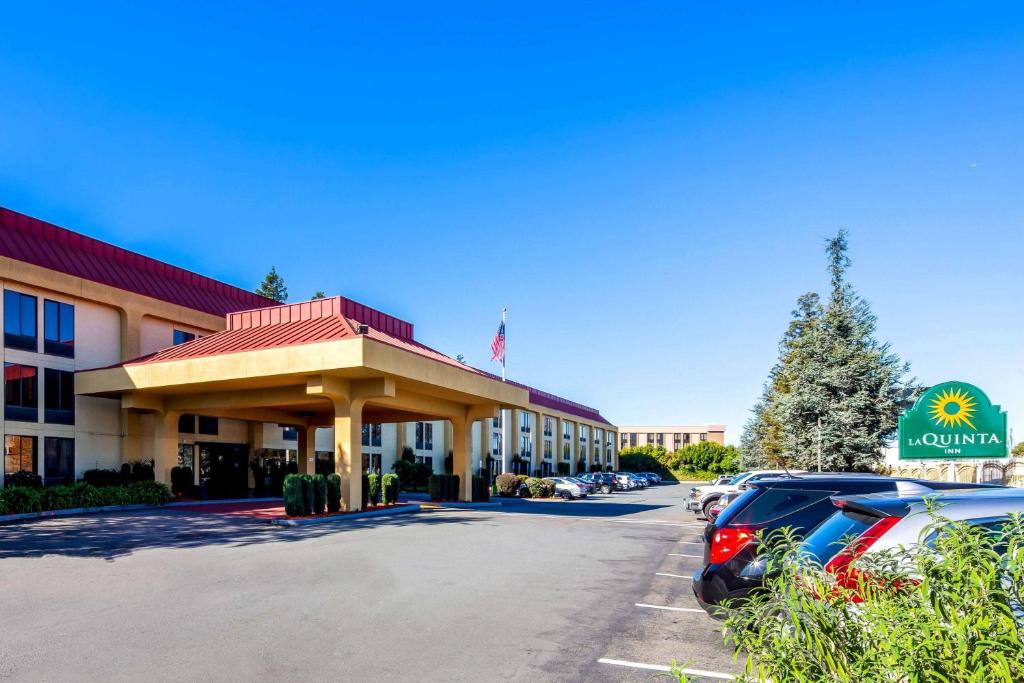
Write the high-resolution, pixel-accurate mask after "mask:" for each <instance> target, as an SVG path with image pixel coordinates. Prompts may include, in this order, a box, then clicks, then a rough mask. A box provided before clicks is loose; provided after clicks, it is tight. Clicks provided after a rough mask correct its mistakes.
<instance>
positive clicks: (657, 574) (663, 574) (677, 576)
mask: <svg viewBox="0 0 1024 683" xmlns="http://www.w3.org/2000/svg"><path fill="white" fill-rule="evenodd" d="M654 575H655V576H668V577H671V578H673V579H690V580H691V581H692V580H693V577H692V576H684V575H682V574H666V573H665V572H654Z"/></svg>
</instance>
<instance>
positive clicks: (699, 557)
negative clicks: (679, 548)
mask: <svg viewBox="0 0 1024 683" xmlns="http://www.w3.org/2000/svg"><path fill="white" fill-rule="evenodd" d="M669 557H696V558H697V559H698V560H703V559H704V556H703V555H687V554H685V553H669Z"/></svg>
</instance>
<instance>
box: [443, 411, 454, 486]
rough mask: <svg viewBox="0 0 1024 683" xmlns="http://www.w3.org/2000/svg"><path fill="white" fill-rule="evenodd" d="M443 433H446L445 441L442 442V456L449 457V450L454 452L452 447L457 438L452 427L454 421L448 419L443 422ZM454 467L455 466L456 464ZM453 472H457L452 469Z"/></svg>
mask: <svg viewBox="0 0 1024 683" xmlns="http://www.w3.org/2000/svg"><path fill="white" fill-rule="evenodd" d="M441 433H442V434H443V435H444V443H442V444H441V457H442V458H445V459H447V458H448V451H453V452H454V450H455V449H454V448H453V447H452V442H453V440H454V438H455V432H454V430H453V428H452V423H451V422H448V421H445V422H442V423H441ZM452 467H454V465H453V466H452ZM452 474H456V472H455V471H454V470H452Z"/></svg>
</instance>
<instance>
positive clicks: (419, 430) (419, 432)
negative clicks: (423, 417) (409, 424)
mask: <svg viewBox="0 0 1024 683" xmlns="http://www.w3.org/2000/svg"><path fill="white" fill-rule="evenodd" d="M416 448H418V449H422V448H423V423H422V422H417V423H416Z"/></svg>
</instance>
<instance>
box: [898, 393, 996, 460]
mask: <svg viewBox="0 0 1024 683" xmlns="http://www.w3.org/2000/svg"><path fill="white" fill-rule="evenodd" d="M899 433H900V459H901V460H927V459H940V460H956V459H958V458H1005V457H1006V413H1004V412H1003V411H1001V410H1000V409H999V406H994V405H992V402H991V401H989V400H988V396H986V395H985V393H984V392H983V391H982V390H981V389H979V388H978V387H976V386H974V385H973V384H967V383H966V382H943V383H942V384H938V385H936V386H934V387H932V388H931V389H929V390H928V391H926V392H924V394H922V395H921V398H919V399H917V402H916V403H915V404H914V407H913V408H911V409H910V410H908V411H906V412H905V413H903V414H902V415H900V429H899Z"/></svg>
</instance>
